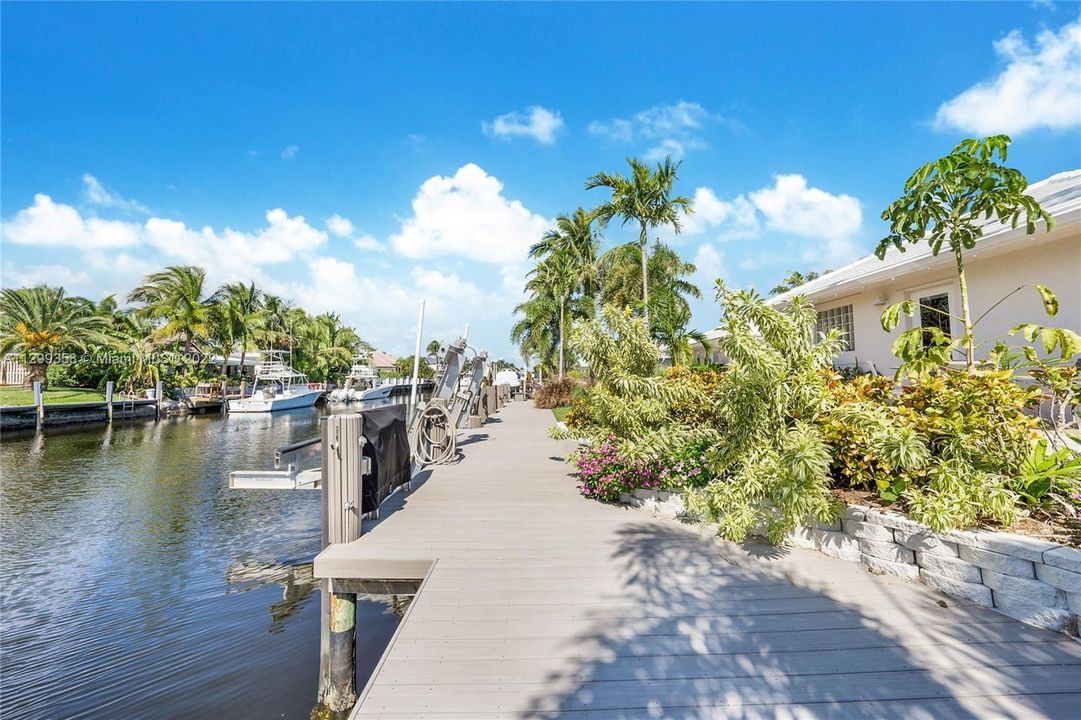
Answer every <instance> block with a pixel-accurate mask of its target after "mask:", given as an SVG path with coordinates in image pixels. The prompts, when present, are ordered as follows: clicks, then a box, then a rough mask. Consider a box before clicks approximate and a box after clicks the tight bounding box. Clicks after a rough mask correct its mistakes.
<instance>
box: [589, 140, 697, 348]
mask: <svg viewBox="0 0 1081 720" xmlns="http://www.w3.org/2000/svg"><path fill="white" fill-rule="evenodd" d="M627 163H628V164H629V165H630V168H631V173H630V176H629V177H625V176H623V175H622V174H620V173H607V172H601V173H597V174H596V175H594V176H593V177H591V178H589V179H588V180H587V181H586V189H587V190H590V189H593V188H598V187H603V188H607V189H608V190H610V191H611V193H612V197H611V199H610V200H608V201H607V202H604V203H602V204H601V205H599V206H598V207H597V208H596V209H595V210H594V211H593V215H594V216H595V217H596V218H597V219H598V221H599V222H600V224H601V226H602V227H603V226H605V225H607V224H608V223H609V222H611V221H612V219H613V218H616V217H620V218H622V223H623V224H624V225H626V224H627V223H629V222H636V223H638V228H639V234H638V249H639V252H640V254H641V269H642V284H641V289H642V295H641V297H642V313H643V317H644V318H645V322H646V326H647V327H648V326H649V271H648V268H647V254H648V253H647V249H648V248H647V246H648V244H649V230H650V229H651V228H652V229H656V228H659V227H665V226H670V227H671V228H672V229H673V231H675V232H677V233H678V232H679V231H680V229H681V226H680V215H681V214H684V213H690V212H693V210H692V201H691V199H690V198H687V197H683V196H682V195H673V194H672V186H673V185H674V184H675V181H676V179H677V177H678V176H677V174H676V173H677V170H678V169H679V163H678V162H676V163H674V162H672V159H671V158H665V159H664V161H663V162H661V163H658V164H657V169H656V170H652V169H650V167H649V166H648V165H647V164H646V163H644V162H642V161H641V160H638V159H636V158H629V159H628V160H627Z"/></svg>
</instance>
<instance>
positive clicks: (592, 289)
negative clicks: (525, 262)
mask: <svg viewBox="0 0 1081 720" xmlns="http://www.w3.org/2000/svg"><path fill="white" fill-rule="evenodd" d="M595 219H596V218H595V217H594V215H593V214H592V213H588V212H586V211H585V210H583V209H582V208H578V209H577V210H575V211H574V214H573V215H560V216H559V217H558V218H556V225H555V227H554V228H552V229H551V230H549V231H548V232H546V233H545V234H544V237H542V238H541V240H540V242H537V243H535V244H534V245H533V247H531V248H530V249H529V255H530V257H534V258H538V259H540V260H542V261H543V260H544V259H545V258H549V257H552V256H554V255H556V254H557V253H558V254H563V255H565V256H566V257H567V258H568V259H569V260H570V264H571V266H572V268H573V269H572V272H573V274H574V275H575V277H576V279H577V282H578V284H579V285H580V286H581V290H582V294H583V295H584V296H585V297H586V298H588V299H589V301H590V302H591V303H592V302H593V300H594V296H595V295H596V292H597V287H598V280H599V274H600V266H599V263H598V261H597V255H598V253H599V252H600V238H599V237H598V235H597V231H596V229H595V228H594V227H593V221H594V220H595Z"/></svg>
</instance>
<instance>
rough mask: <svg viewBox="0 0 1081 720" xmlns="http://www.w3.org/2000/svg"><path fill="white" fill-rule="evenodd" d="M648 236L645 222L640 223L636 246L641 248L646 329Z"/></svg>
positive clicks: (647, 324)
mask: <svg viewBox="0 0 1081 720" xmlns="http://www.w3.org/2000/svg"><path fill="white" fill-rule="evenodd" d="M648 242H649V238H648V237H647V236H646V224H645V223H642V233H641V234H640V235H639V236H638V246H639V247H640V248H641V250H642V317H643V318H645V321H646V329H647V330H648V329H649V270H648V253H647V249H646V245H647V243H648Z"/></svg>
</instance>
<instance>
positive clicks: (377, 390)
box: [357, 385, 398, 401]
mask: <svg viewBox="0 0 1081 720" xmlns="http://www.w3.org/2000/svg"><path fill="white" fill-rule="evenodd" d="M395 387H398V386H397V385H380V386H379V387H373V388H368V389H367V390H365V391H364V392H362V393H357V399H358V400H360V401H364V400H383V399H386V398H388V397H390V394H391V392H393V391H394V388H395Z"/></svg>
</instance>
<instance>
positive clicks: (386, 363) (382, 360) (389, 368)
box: [371, 350, 398, 375]
mask: <svg viewBox="0 0 1081 720" xmlns="http://www.w3.org/2000/svg"><path fill="white" fill-rule="evenodd" d="M396 362H398V359H397V358H396V357H394V356H393V355H388V354H387V353H385V352H383V351H382V350H373V351H372V357H371V365H372V368H373V369H374V370H375V371H376V372H377V373H379V374H380V375H385V374H387V373H390V372H394V369H395V368H394V363H396Z"/></svg>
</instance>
